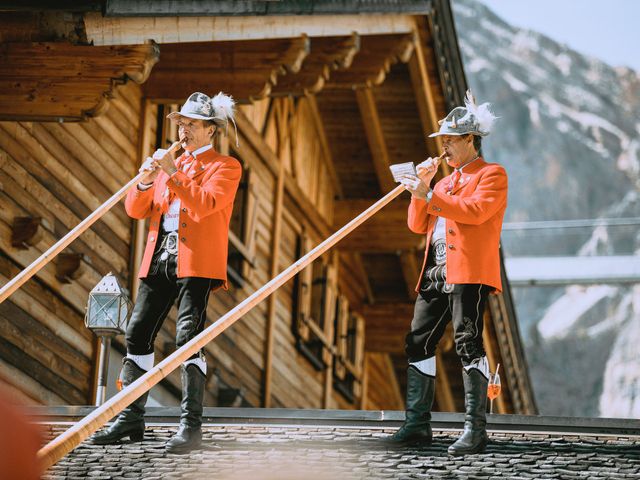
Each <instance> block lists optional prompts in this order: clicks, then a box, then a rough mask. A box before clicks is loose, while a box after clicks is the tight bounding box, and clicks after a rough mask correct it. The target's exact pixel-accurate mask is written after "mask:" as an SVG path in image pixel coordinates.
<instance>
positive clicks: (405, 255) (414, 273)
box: [399, 250, 422, 302]
mask: <svg viewBox="0 0 640 480" xmlns="http://www.w3.org/2000/svg"><path fill="white" fill-rule="evenodd" d="M399 256H400V265H401V266H402V276H403V277H404V280H405V282H406V284H407V294H408V295H409V298H410V299H411V300H412V301H414V302H415V300H416V298H417V296H418V294H417V293H416V289H415V287H416V283H417V281H418V275H420V268H421V267H422V265H420V263H419V262H418V257H417V255H416V252H415V250H407V251H404V252H401V253H400V255H399Z"/></svg>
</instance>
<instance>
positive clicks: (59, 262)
mask: <svg viewBox="0 0 640 480" xmlns="http://www.w3.org/2000/svg"><path fill="white" fill-rule="evenodd" d="M84 259H85V256H84V255H83V254H82V253H64V252H63V253H60V254H59V255H58V257H57V258H56V278H57V279H58V281H59V282H60V283H71V281H72V280H76V279H77V278H79V277H80V275H82V274H83V273H84V270H85V268H84V264H83V262H82V261H83V260H84Z"/></svg>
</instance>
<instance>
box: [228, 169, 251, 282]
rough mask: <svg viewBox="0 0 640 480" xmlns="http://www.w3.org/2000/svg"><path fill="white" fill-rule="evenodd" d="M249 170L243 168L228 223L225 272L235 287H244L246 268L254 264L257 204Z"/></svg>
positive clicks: (246, 274)
mask: <svg viewBox="0 0 640 480" xmlns="http://www.w3.org/2000/svg"><path fill="white" fill-rule="evenodd" d="M250 180H251V170H248V169H245V168H243V171H242V178H241V179H240V184H239V185H238V192H237V193H236V198H235V201H234V203H233V212H232V214H231V220H230V223H229V260H228V264H227V273H228V274H229V279H230V280H231V281H232V282H233V283H234V285H236V286H237V287H240V288H242V287H244V285H245V279H246V278H247V276H248V271H247V269H248V268H253V267H254V266H255V264H254V262H255V240H254V239H255V228H256V216H257V213H258V204H257V202H256V201H255V195H254V194H253V189H252V188H251V181H250Z"/></svg>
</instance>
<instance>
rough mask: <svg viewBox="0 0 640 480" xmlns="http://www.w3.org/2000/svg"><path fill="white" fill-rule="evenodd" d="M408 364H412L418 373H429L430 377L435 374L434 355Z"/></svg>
mask: <svg viewBox="0 0 640 480" xmlns="http://www.w3.org/2000/svg"><path fill="white" fill-rule="evenodd" d="M409 365H413V366H414V367H416V368H417V369H418V370H419V371H420V373H423V374H425V375H429V376H430V377H435V376H436V357H435V356H434V357H431V358H425V359H424V360H420V361H419V362H412V363H409Z"/></svg>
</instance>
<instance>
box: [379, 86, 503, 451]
mask: <svg viewBox="0 0 640 480" xmlns="http://www.w3.org/2000/svg"><path fill="white" fill-rule="evenodd" d="M494 119H495V117H494V116H493V114H492V113H491V111H490V110H489V105H488V104H486V103H485V104H483V105H480V106H477V105H476V103H475V100H474V99H473V96H472V95H471V92H467V98H466V99H465V106H464V107H457V108H454V109H453V110H452V111H451V112H450V113H449V114H448V115H447V116H446V118H444V120H442V121H441V122H440V125H441V127H440V130H439V131H438V132H436V133H434V134H432V135H430V136H431V137H434V136H441V137H442V144H443V147H444V158H445V160H446V162H447V163H448V164H449V166H451V167H453V168H454V171H453V172H452V174H451V175H449V176H447V177H445V178H443V179H442V180H440V181H439V182H438V183H436V185H435V186H434V188H433V189H431V188H430V187H429V185H430V183H431V180H432V179H433V177H434V175H435V174H436V172H437V170H438V165H439V163H440V158H428V159H427V160H425V161H424V162H422V163H421V164H419V165H418V166H417V169H416V171H417V177H413V176H405V177H404V180H403V182H402V183H403V185H404V186H405V188H406V189H407V190H409V191H410V192H411V204H410V206H409V212H408V225H409V228H410V229H411V230H412V231H413V232H415V233H419V234H423V235H426V241H427V242H426V244H427V249H426V252H425V262H424V265H423V268H422V272H421V273H420V279H419V281H418V285H417V287H416V290H417V292H418V293H419V295H418V298H417V300H416V303H415V310H414V317H413V320H412V322H411V328H410V331H409V333H408V335H407V337H406V344H405V350H406V353H407V357H408V360H409V367H408V372H407V399H406V403H407V405H406V421H405V423H404V425H403V426H402V427H401V428H400V429H399V430H398V431H397V432H396V433H395V434H393V435H392V436H391V437H389V438H388V439H387V441H388V442H390V443H392V444H398V445H404V444H411V443H426V444H429V443H430V442H431V439H432V434H431V425H430V420H431V406H432V403H433V398H434V392H435V375H436V358H435V354H436V347H437V344H438V341H439V340H440V338H441V337H442V334H443V333H444V330H445V327H446V325H447V323H448V322H449V321H452V322H453V331H454V341H455V347H456V353H457V354H458V356H459V357H460V359H461V361H462V377H463V383H464V391H465V409H466V415H465V424H464V432H463V434H462V436H461V437H460V438H459V439H458V440H457V441H456V442H455V443H454V444H453V445H451V446H450V447H449V453H450V454H452V455H464V454H471V453H478V452H482V451H483V450H484V448H485V446H486V444H487V432H486V428H485V426H486V404H487V383H488V377H489V365H488V362H487V358H486V356H485V351H484V346H483V343H482V329H483V321H482V319H483V312H484V308H485V303H486V300H487V295H488V294H489V293H490V292H492V291H500V290H501V289H502V282H501V278H500V254H499V245H500V230H501V229H502V219H503V216H504V212H505V209H506V207H507V174H506V172H505V170H504V168H503V167H502V166H500V165H497V164H493V163H487V162H485V161H484V159H483V158H482V157H481V155H480V144H481V137H484V136H486V135H488V134H489V132H490V129H491V126H492V123H493V121H494Z"/></svg>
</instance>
